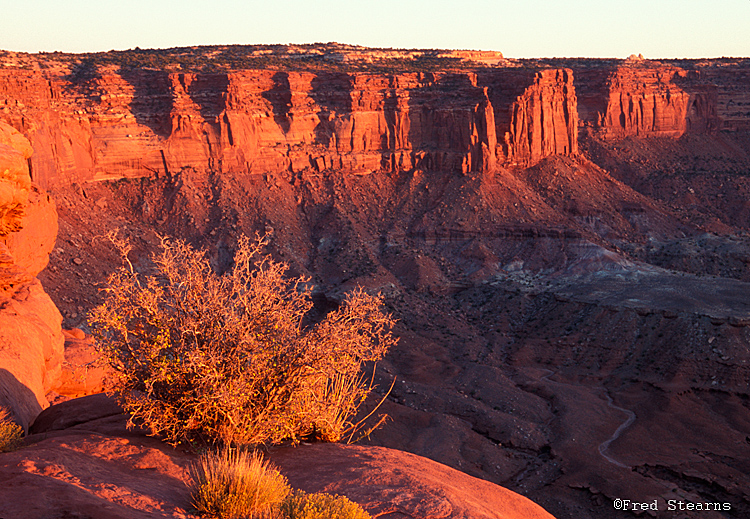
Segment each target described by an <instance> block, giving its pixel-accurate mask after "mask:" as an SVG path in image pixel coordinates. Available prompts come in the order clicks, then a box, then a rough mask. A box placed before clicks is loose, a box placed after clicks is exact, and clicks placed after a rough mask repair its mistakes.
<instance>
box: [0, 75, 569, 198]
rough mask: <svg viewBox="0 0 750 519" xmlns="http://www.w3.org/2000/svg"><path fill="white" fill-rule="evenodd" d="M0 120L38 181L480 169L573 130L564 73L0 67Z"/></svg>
mask: <svg viewBox="0 0 750 519" xmlns="http://www.w3.org/2000/svg"><path fill="white" fill-rule="evenodd" d="M498 100H499V101H498ZM493 102H494V103H498V102H499V105H496V106H493ZM0 118H2V119H5V120H6V121H8V122H9V123H10V124H11V125H13V126H14V127H16V128H17V129H19V130H20V131H22V132H23V133H24V134H25V135H27V136H28V137H29V139H30V140H31V141H32V144H33V146H34V149H35V154H34V156H33V158H32V159H31V171H32V176H33V178H34V180H35V182H37V183H39V184H40V185H42V186H50V185H54V184H56V183H62V184H69V183H73V182H83V181H91V180H103V179H115V178H122V177H139V176H148V175H162V174H166V175H171V174H174V173H177V172H179V171H180V170H182V169H184V168H191V169H194V170H209V169H211V170H213V171H218V172H227V173H247V174H265V173H283V174H289V173H294V172H298V171H301V170H305V169H309V170H313V171H322V170H325V169H333V168H343V169H347V170H349V171H351V172H353V173H354V174H367V173H369V172H372V171H376V170H385V171H397V170H410V169H412V168H421V169H424V170H438V171H456V172H462V173H468V172H478V171H489V170H492V169H494V168H495V166H496V164H497V163H503V162H515V163H524V164H527V163H532V162H536V161H538V160H539V159H541V158H543V157H545V156H548V155H550V154H554V153H560V154H572V153H575V150H576V131H577V128H576V124H577V115H576V110H575V91H574V88H573V85H572V72H571V71H569V70H565V71H555V70H549V71H544V72H540V73H539V74H536V75H534V74H533V73H532V74H529V73H528V71H522V72H520V73H519V72H517V71H514V70H511V71H500V72H496V73H493V72H491V73H483V74H475V73H403V74H394V75H375V74H357V73H333V72H326V73H323V72H316V73H312V72H284V71H271V70H262V71H258V70H249V71H238V72H231V73H226V74H187V73H184V74H183V73H166V72H159V71H135V72H128V73H111V72H110V73H89V74H88V75H85V74H81V75H80V76H75V75H70V76H62V75H57V76H55V75H51V74H49V73H43V72H41V71H26V70H2V71H0ZM498 135H500V136H502V138H501V139H498ZM498 141H500V142H498Z"/></svg>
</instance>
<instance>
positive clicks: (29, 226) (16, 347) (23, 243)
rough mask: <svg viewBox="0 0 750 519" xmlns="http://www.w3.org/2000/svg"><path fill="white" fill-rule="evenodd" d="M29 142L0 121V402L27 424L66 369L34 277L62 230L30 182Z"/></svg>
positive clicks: (55, 322) (54, 317) (54, 316)
mask: <svg viewBox="0 0 750 519" xmlns="http://www.w3.org/2000/svg"><path fill="white" fill-rule="evenodd" d="M30 156H31V148H30V145H29V142H28V141H27V140H26V139H25V138H24V137H22V136H21V135H20V134H19V133H18V132H16V131H15V130H13V129H12V128H10V127H9V126H7V125H5V124H2V123H0V222H2V224H1V225H0V405H2V406H6V407H9V408H10V409H11V410H12V413H13V416H14V418H15V419H16V420H17V421H18V422H19V423H20V424H21V425H23V426H24V428H27V427H28V425H29V423H30V422H31V421H32V420H33V419H34V417H35V416H36V415H37V414H39V411H41V410H42V409H43V408H45V407H47V406H48V405H49V403H48V402H47V399H46V397H45V395H46V393H47V392H48V391H49V390H50V389H52V388H53V387H54V386H56V385H57V383H58V380H59V378H60V375H61V373H62V361H63V337H62V330H61V326H60V325H61V322H62V317H61V316H60V312H58V311H57V308H56V307H55V305H54V303H53V302H52V300H51V299H50V298H49V296H48V295H47V294H46V293H45V292H44V290H43V289H42V286H41V283H39V281H38V280H36V277H35V276H36V275H37V274H38V273H39V272H40V271H41V270H42V269H43V268H44V267H45V266H46V264H47V261H48V258H49V253H50V251H51V249H52V247H53V245H54V242H55V236H56V234H57V213H56V211H55V207H54V205H53V204H52V202H51V201H50V200H49V198H48V197H47V196H46V195H44V194H42V193H41V192H39V191H38V190H37V189H36V188H35V187H33V186H32V184H31V178H30V176H29V171H28V166H27V160H28V159H29V157H30Z"/></svg>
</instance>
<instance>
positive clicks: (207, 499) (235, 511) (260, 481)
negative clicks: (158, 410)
mask: <svg viewBox="0 0 750 519" xmlns="http://www.w3.org/2000/svg"><path fill="white" fill-rule="evenodd" d="M191 479H192V486H191V495H192V499H193V506H194V507H195V508H196V510H198V512H200V513H202V514H204V515H208V516H210V517H218V518H221V519H234V518H239V517H248V518H250V517H252V518H269V519H270V518H272V517H275V516H276V515H275V513H276V511H277V509H278V508H279V506H280V505H281V503H282V502H283V501H284V499H285V498H286V497H287V496H288V495H289V493H290V492H291V489H290V488H289V485H288V483H287V481H286V478H285V477H284V476H282V475H281V474H280V473H279V471H277V470H276V469H274V468H272V467H271V466H270V465H269V464H268V462H267V461H264V460H263V457H262V455H261V454H260V453H258V452H257V451H256V452H253V453H252V454H250V453H248V452H246V451H243V450H240V449H228V448H224V449H221V450H219V451H217V452H213V451H212V452H209V453H207V454H204V455H202V456H201V457H200V460H199V461H198V463H197V464H196V465H195V466H193V467H192V470H191Z"/></svg>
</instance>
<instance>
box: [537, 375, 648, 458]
mask: <svg viewBox="0 0 750 519" xmlns="http://www.w3.org/2000/svg"><path fill="white" fill-rule="evenodd" d="M543 369H544V371H547V372H548V373H547V374H546V375H544V376H542V377H540V378H539V381H540V382H551V383H553V384H561V385H563V386H569V387H575V388H581V387H587V386H582V385H575V384H568V383H566V382H556V381H554V380H549V378H550V377H551V376H552V375H554V374H555V372H554V371H552V370H551V369H546V368H543ZM592 389H601V390H602V391H603V392H604V396H606V397H607V405H609V407H611V408H612V409H616V410H618V411H621V412H623V413H625V414H626V415H627V417H628V418H627V419H626V420H625V421H624V422H623V423H621V424H620V426H619V427H618V428H617V429H616V430H615V432H614V434H612V436H611V437H610V438H609V439H608V440H606V441H604V442H602V443H600V444H599V454H601V455H602V457H603V458H604V459H605V460H607V461H608V462H610V463H612V464H613V465H617V466H618V467H622V468H624V469H630V468H631V467H630V466H629V465H625V464H624V463H621V462H619V461H617V460H616V459H614V458H613V457H612V456H610V455H609V454H607V451H608V450H609V446H610V444H611V443H612V442H613V441H615V440H616V439H617V438H619V437H620V435H621V434H622V433H623V432H624V431H625V429H627V428H628V427H630V426H631V425H632V424H633V422H635V418H636V416H635V413H634V412H633V411H631V410H630V409H625V408H624V407H620V406H619V405H615V403H614V400H612V397H611V396H609V391H607V389H606V388H604V387H599V388H592Z"/></svg>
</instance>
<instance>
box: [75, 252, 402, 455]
mask: <svg viewBox="0 0 750 519" xmlns="http://www.w3.org/2000/svg"><path fill="white" fill-rule="evenodd" d="M115 241H116V240H115ZM116 243H117V244H118V246H119V247H120V249H121V252H122V254H123V257H124V259H125V265H124V266H123V267H122V268H120V269H118V270H117V271H116V272H115V273H114V274H112V275H111V276H110V277H109V279H108V287H107V288H106V299H105V302H104V303H103V304H102V305H100V306H98V307H97V308H95V309H94V310H93V311H92V313H91V314H90V316H89V323H90V325H91V327H92V332H93V334H94V337H95V338H96V343H97V345H98V348H99V351H100V353H101V355H102V358H103V359H104V360H105V361H106V362H107V363H108V364H109V365H110V366H111V368H112V370H113V372H114V376H113V379H112V381H111V388H110V389H111V390H112V391H113V392H115V393H117V394H118V395H119V398H120V401H121V403H122V405H123V406H124V408H125V409H126V410H127V411H129V412H130V413H131V415H132V418H131V424H132V423H135V422H141V423H143V424H144V425H145V426H147V427H148V428H149V429H150V430H151V432H152V433H153V434H157V435H161V436H163V437H164V438H165V439H166V440H167V441H169V442H170V443H178V442H180V441H185V440H188V441H191V440H197V439H200V440H202V441H208V442H216V441H221V442H224V443H228V444H260V443H279V442H282V441H284V440H291V441H293V442H298V441H300V440H301V439H305V438H318V439H322V440H325V441H338V440H339V439H341V438H342V436H343V435H344V434H345V433H347V431H349V430H351V428H352V426H353V424H352V423H351V422H350V421H349V420H350V418H351V417H352V416H353V414H354V412H355V411H356V410H357V407H358V406H359V405H360V404H361V403H362V402H363V401H364V399H365V397H366V396H367V395H368V393H369V392H370V389H371V385H369V384H368V383H367V381H366V379H365V377H364V376H363V375H362V366H363V363H365V362H370V361H377V360H379V359H381V358H382V357H383V355H384V354H385V352H386V351H387V350H388V349H389V348H390V347H391V346H392V345H393V344H394V343H395V339H394V337H393V335H392V334H391V328H392V326H393V319H392V317H391V316H390V315H388V314H386V313H384V312H383V311H382V310H381V306H382V299H381V297H380V296H373V295H369V294H367V293H366V292H364V291H362V290H357V291H355V292H353V293H351V294H350V295H349V296H348V297H347V298H346V300H345V301H343V303H342V304H341V305H340V307H339V308H338V309H337V310H335V311H332V312H330V313H328V314H327V315H326V316H325V318H323V319H322V320H321V321H320V322H317V323H315V324H312V325H309V326H303V318H304V317H305V315H306V314H307V313H308V312H309V311H310V309H311V308H312V302H311V299H310V291H311V287H310V286H309V284H308V283H307V281H308V280H307V279H305V278H302V277H297V278H288V277H286V276H285V273H286V271H287V268H288V267H287V265H286V264H283V263H279V262H275V261H273V260H272V259H271V257H270V256H269V255H266V254H263V252H262V251H263V247H264V246H265V245H266V244H267V240H265V239H262V238H257V239H256V240H254V241H251V240H249V239H248V238H245V237H243V238H241V239H240V240H239V242H238V245H237V251H236V254H235V257H234V266H233V268H232V269H231V270H229V271H228V272H227V273H226V274H224V275H218V274H217V273H215V272H214V271H213V270H212V268H211V266H210V264H209V261H208V259H207V258H206V255H205V253H204V252H202V251H198V250H195V249H193V248H192V247H190V246H189V245H188V244H186V243H184V242H182V241H179V240H168V239H163V240H162V248H161V252H160V253H159V254H158V255H156V256H155V257H154V258H153V270H152V271H151V272H150V273H146V274H141V273H139V272H137V271H136V269H134V268H133V266H132V265H131V264H130V261H129V260H128V252H129V248H128V247H127V245H126V244H124V243H122V242H119V241H116Z"/></svg>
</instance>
